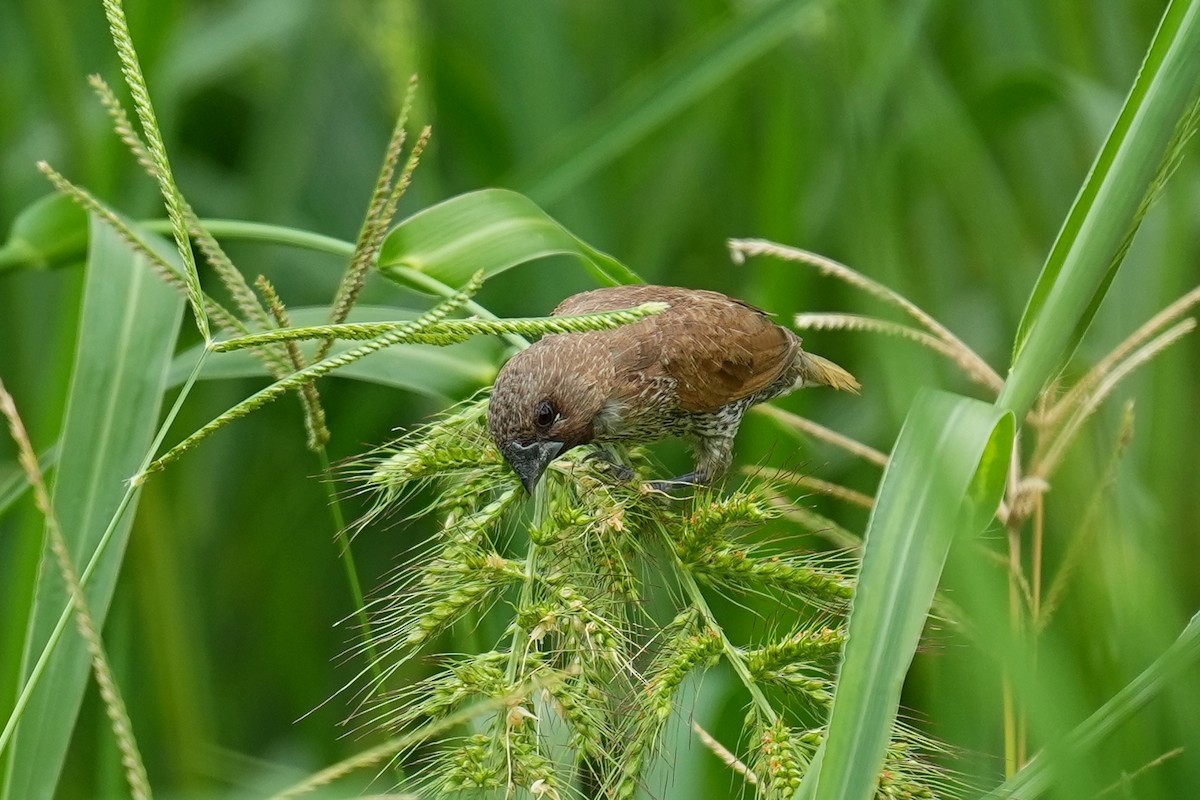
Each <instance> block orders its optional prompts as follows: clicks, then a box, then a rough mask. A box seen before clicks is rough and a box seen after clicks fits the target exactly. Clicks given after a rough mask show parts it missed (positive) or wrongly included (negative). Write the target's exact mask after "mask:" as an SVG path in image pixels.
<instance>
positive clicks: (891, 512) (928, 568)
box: [795, 390, 1015, 800]
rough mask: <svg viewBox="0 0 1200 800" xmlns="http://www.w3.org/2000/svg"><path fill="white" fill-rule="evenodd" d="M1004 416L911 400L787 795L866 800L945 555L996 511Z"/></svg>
mask: <svg viewBox="0 0 1200 800" xmlns="http://www.w3.org/2000/svg"><path fill="white" fill-rule="evenodd" d="M1014 431H1015V423H1014V419H1013V416H1012V415H1011V414H1009V413H1007V412H1005V411H1001V410H999V409H997V408H995V407H994V406H991V405H989V404H987V403H983V402H981V401H978V400H973V399H970V398H966V397H960V396H957V395H953V394H948V393H945V392H937V391H931V390H925V391H923V392H922V393H921V394H919V395H918V396H917V399H916V401H915V402H914V403H913V406H912V408H911V410H910V411H909V414H908V418H907V419H906V420H905V423H904V427H903V428H902V429H901V431H900V436H899V438H898V439H897V441H896V446H895V449H894V450H893V453H892V456H891V459H890V460H889V462H888V466H887V468H886V469H885V471H884V474H883V480H882V483H881V485H880V488H879V494H878V496H877V498H876V502H875V507H874V509H873V510H872V512H871V517H870V519H869V520H868V523H867V533H866V537H865V541H864V548H863V562H862V571H861V573H860V574H859V579H858V587H857V589H856V591H855V597H854V604H853V607H852V609H851V612H850V622H849V638H848V641H847V645H846V652H845V657H844V660H843V663H842V667H841V671H840V674H839V676H838V680H837V691H836V693H835V694H834V700H833V709H832V712H831V717H830V725H829V732H828V737H827V739H826V741H825V745H824V747H823V748H822V753H821V760H820V761H819V762H816V761H814V763H813V765H812V767H811V768H810V769H809V772H808V774H807V775H806V776H805V780H804V782H803V783H802V784H801V786H800V789H799V790H798V791H797V793H796V795H795V796H796V797H797V798H807V797H816V798H817V800H826V798H830V799H833V798H836V800H855V799H856V798H861V800H867V798H870V797H872V796H873V794H874V791H875V785H876V782H877V781H878V777H879V774H880V770H881V769H882V767H883V762H884V755H885V752H886V749H887V744H888V741H889V739H890V738H891V734H892V730H893V727H894V723H895V718H896V712H897V710H898V708H899V704H900V691H901V688H902V687H903V685H904V677H905V675H906V674H907V672H908V667H909V665H910V664H911V663H912V658H913V653H914V652H915V651H916V648H917V643H918V641H919V639H920V636H921V631H922V629H923V628H924V625H925V619H926V616H927V615H928V613H929V607H930V605H931V603H932V602H933V596H934V592H935V591H936V589H937V584H938V579H939V578H940V576H941V572H942V566H943V564H944V562H945V559H946V554H947V552H948V551H949V549H950V544H951V542H953V540H954V538H955V535H956V534H958V533H959V532H961V531H964V530H965V531H967V532H968V533H972V534H973V533H975V532H977V531H978V530H981V529H982V527H983V525H984V524H985V522H986V520H987V519H990V518H991V516H992V515H993V514H994V512H995V509H996V507H997V505H998V504H999V501H1000V497H1001V494H1002V492H1003V489H1004V481H1005V477H1006V474H1007V470H1008V463H1009V459H1010V457H1011V454H1012V445H1013V437H1014Z"/></svg>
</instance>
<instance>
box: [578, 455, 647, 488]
mask: <svg viewBox="0 0 1200 800" xmlns="http://www.w3.org/2000/svg"><path fill="white" fill-rule="evenodd" d="M584 461H599V462H600V463H601V465H603V467H604V469H605V471H607V472H610V473H611V474H612V476H613V477H614V478H616V479H617V480H618V481H621V482H622V483H627V482H629V481H631V480H633V479H634V476H636V475H637V473H636V472H634V471H633V467H629V466H626V465H625V464H622V463H621V462H620V461H618V460H617V457H616V456H615V455H613V454H612V453H610V452H609V451H607V450H603V449H601V450H593V451H592V452H591V453H588V454H587V455H586V456H584Z"/></svg>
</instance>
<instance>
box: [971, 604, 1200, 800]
mask: <svg viewBox="0 0 1200 800" xmlns="http://www.w3.org/2000/svg"><path fill="white" fill-rule="evenodd" d="M1197 660H1200V614H1196V615H1195V616H1193V617H1192V619H1191V621H1190V622H1189V623H1188V624H1187V627H1186V628H1184V629H1183V632H1182V633H1181V634H1179V638H1178V639H1176V640H1175V641H1174V642H1172V643H1171V646H1170V647H1169V648H1167V650H1166V651H1165V652H1164V653H1163V654H1162V655H1161V656H1159V657H1158V658H1157V659H1155V660H1154V663H1153V664H1151V665H1150V666H1149V667H1147V668H1146V669H1145V670H1144V671H1143V672H1142V673H1141V674H1140V675H1138V676H1137V677H1136V678H1134V679H1133V680H1132V681H1130V682H1129V684H1128V685H1127V686H1125V688H1123V689H1121V691H1119V692H1117V693H1116V694H1115V695H1113V697H1112V698H1111V699H1110V700H1109V701H1108V702H1107V703H1105V704H1104V705H1103V706H1101V707H1100V708H1098V709H1097V710H1096V712H1095V713H1094V714H1092V715H1091V716H1090V717H1088V718H1087V719H1086V720H1084V721H1083V722H1082V723H1080V725H1079V727H1077V728H1076V729H1075V730H1073V731H1072V732H1071V733H1070V735H1068V736H1067V737H1066V740H1065V742H1063V743H1061V745H1060V746H1058V747H1055V748H1053V749H1052V750H1048V751H1045V752H1043V753H1041V754H1040V755H1039V756H1038V757H1037V758H1035V759H1033V760H1032V761H1030V762H1029V763H1028V764H1026V765H1025V767H1024V768H1023V769H1022V770H1021V771H1020V772H1018V773H1017V774H1016V775H1014V776H1013V777H1012V778H1010V779H1008V780H1007V781H1005V782H1004V783H1003V784H1002V785H1001V786H999V787H997V788H996V789H995V790H993V791H992V792H991V793H989V794H988V795H987V797H986V798H985V800H1007V798H1021V800H1032V799H1033V798H1034V797H1037V796H1038V795H1040V794H1041V793H1042V792H1044V791H1046V789H1048V788H1049V787H1050V781H1051V780H1052V778H1053V777H1054V765H1055V756H1056V754H1059V753H1062V752H1063V751H1064V750H1065V751H1067V752H1070V753H1072V754H1073V755H1078V754H1079V753H1082V752H1086V751H1088V750H1090V749H1092V748H1094V747H1096V745H1098V744H1099V743H1100V742H1101V741H1102V740H1103V739H1104V737H1105V736H1107V735H1108V734H1110V733H1112V732H1113V731H1114V730H1116V729H1117V728H1118V727H1119V726H1120V725H1122V724H1123V723H1125V722H1126V721H1128V720H1129V719H1130V718H1131V717H1132V716H1133V715H1134V714H1135V713H1137V712H1138V710H1140V709H1141V708H1143V707H1144V706H1145V705H1146V704H1147V703H1149V702H1150V701H1151V700H1152V699H1154V698H1155V697H1156V696H1157V695H1158V694H1159V693H1160V692H1161V691H1162V690H1163V689H1164V688H1166V687H1167V685H1169V684H1170V683H1171V681H1172V680H1173V679H1175V678H1176V677H1178V676H1179V675H1181V674H1183V673H1184V672H1185V671H1186V670H1189V669H1194V665H1195V663H1196V661H1197Z"/></svg>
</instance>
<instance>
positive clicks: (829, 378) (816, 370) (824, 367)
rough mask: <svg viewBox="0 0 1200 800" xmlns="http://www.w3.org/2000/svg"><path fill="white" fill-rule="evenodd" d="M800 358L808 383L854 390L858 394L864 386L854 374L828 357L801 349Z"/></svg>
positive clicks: (847, 390)
mask: <svg viewBox="0 0 1200 800" xmlns="http://www.w3.org/2000/svg"><path fill="white" fill-rule="evenodd" d="M800 358H801V360H802V363H803V364H804V382H805V383H806V384H814V383H815V384H819V385H821V386H831V387H833V388H834V389H837V390H839V391H842V392H853V393H854V394H858V393H859V392H858V390H859V389H860V388H862V387H861V386H860V385H859V383H858V380H857V379H855V377H854V376H853V375H851V374H850V373H849V372H847V371H846V370H844V369H842V368H841V367H839V366H838V365H837V364H835V363H833V362H832V361H830V360H829V359H828V358H821V357H820V356H817V355H813V354H812V353H806V352H804V351H801V353H800Z"/></svg>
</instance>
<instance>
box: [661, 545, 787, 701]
mask: <svg viewBox="0 0 1200 800" xmlns="http://www.w3.org/2000/svg"><path fill="white" fill-rule="evenodd" d="M675 569H676V572H677V573H678V576H677V577H678V579H679V585H680V586H682V587H683V591H684V592H685V593H686V594H687V596H688V599H689V600H691V602H692V605H693V606H695V607H696V609H697V610H698V611H699V612H700V615H701V616H702V617H704V622H705V624H707V625H708V626H709V627H710V628H712V629H713V630H714V631H716V632H717V633H718V634H719V635H720V637H721V649H722V651H723V652H724V654H725V659H726V660H727V661H728V662H729V666H731V667H733V671H734V673H736V674H737V676H738V679H739V680H740V681H741V682H742V685H743V686H745V687H746V691H748V692H749V693H750V699H751V700H753V701H754V705H755V707H756V708H758V710H759V712H760V713H761V714H762V715H763V716H764V717H766V719H767V722H768V724H771V725H774V724H775V723H776V722H778V721H779V715H778V714H777V713H775V709H774V708H772V707H771V703H770V702H769V701H768V700H767V696H766V695H765V694H763V691H762V687H760V686H759V685H758V683H757V682H756V681H755V680H754V676H753V675H751V674H750V667H749V666H747V665H746V659H745V658H744V657H743V654H742V651H741V649H739V648H738V647H736V646H735V645H734V644H733V642H731V641H729V637H728V636H726V635H725V629H724V628H723V627H722V626H721V624H720V623H719V622H717V618H716V616H715V615H714V614H713V612H712V609H711V608H709V607H708V600H706V599H705V597H704V592H702V591H701V590H700V584H698V583H697V582H696V579H695V578H694V577H693V576H692V573H690V572H688V569H687V567H686V566H684V564H683V562H682V561H680V559H679V557H678V556H675Z"/></svg>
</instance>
